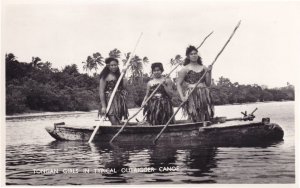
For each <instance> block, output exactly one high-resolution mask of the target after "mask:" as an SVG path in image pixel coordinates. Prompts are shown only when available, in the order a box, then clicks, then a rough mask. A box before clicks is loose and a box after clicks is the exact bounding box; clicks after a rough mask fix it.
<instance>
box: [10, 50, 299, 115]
mask: <svg viewBox="0 0 300 188" xmlns="http://www.w3.org/2000/svg"><path fill="white" fill-rule="evenodd" d="M109 57H115V58H117V59H120V58H121V52H120V51H119V50H118V49H113V50H111V51H110V52H109ZM129 57H130V53H125V54H124V58H123V59H121V60H120V63H121V62H123V63H125V62H126V61H127V60H128V59H129ZM104 59H105V58H104V57H103V56H102V54H101V53H99V52H96V53H93V54H92V55H90V56H87V58H86V61H84V62H82V65H83V70H84V71H85V73H80V72H79V70H78V66H77V65H76V64H71V65H66V66H65V67H64V68H62V69H61V70H58V69H57V68H53V67H52V63H50V62H48V61H45V62H43V61H42V60H41V58H39V57H32V60H31V62H20V61H18V59H17V57H16V56H15V55H14V54H13V53H8V54H6V55H5V65H6V83H5V84H6V114H8V115H9V114H16V113H24V112H36V111H51V112H57V111H90V110H96V109H98V106H99V105H98V104H99V94H98V87H99V78H98V76H99V73H100V71H99V70H101V69H102V68H103V66H104V65H105V63H104ZM148 62H149V59H148V57H139V56H138V55H135V56H133V58H132V60H131V61H130V62H129V63H130V64H131V66H130V69H129V70H128V71H127V74H126V77H125V85H126V89H127V91H128V96H127V102H128V106H129V107H130V108H133V107H138V106H140V105H141V103H142V101H143V98H144V96H145V93H146V83H147V82H148V81H149V80H150V79H151V76H150V75H148V74H146V73H145V72H144V71H145V69H144V68H143V67H144V65H145V64H147V63H148ZM179 62H182V57H181V56H180V55H177V56H176V57H175V58H174V59H171V61H170V66H174V65H176V64H177V63H179ZM173 90H174V92H173V94H172V96H171V97H172V102H173V105H174V106H177V105H179V104H180V102H181V101H180V98H179V95H178V93H177V90H176V84H175V79H173ZM211 91H212V96H213V99H214V102H215V104H216V105H223V104H234V103H247V102H258V101H261V102H263V101H282V100H294V99H295V96H294V86H293V85H290V84H287V85H286V86H284V87H281V88H272V89H268V88H266V87H262V86H259V85H256V84H254V85H243V84H239V83H238V82H233V83H232V82H231V81H230V80H229V79H228V78H224V77H220V78H219V79H218V80H217V81H214V82H213V85H212V86H211Z"/></svg>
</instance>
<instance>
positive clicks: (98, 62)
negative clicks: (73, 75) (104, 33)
mask: <svg viewBox="0 0 300 188" xmlns="http://www.w3.org/2000/svg"><path fill="white" fill-rule="evenodd" d="M82 63H83V64H84V65H83V70H85V71H87V72H89V71H92V70H93V69H94V70H95V72H97V70H98V66H100V67H101V66H104V63H103V57H102V55H101V54H100V53H99V52H96V53H94V54H93V55H92V56H88V57H87V58H86V61H85V62H82Z"/></svg>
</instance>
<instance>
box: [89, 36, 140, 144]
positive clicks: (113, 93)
mask: <svg viewBox="0 0 300 188" xmlns="http://www.w3.org/2000/svg"><path fill="white" fill-rule="evenodd" d="M142 35H143V33H141V35H140V36H139V38H138V40H137V42H136V44H135V46H134V49H133V51H132V53H131V54H130V57H129V58H128V60H127V62H126V63H125V65H126V64H127V63H128V64H127V67H126V68H125V70H124V71H122V73H121V75H120V76H119V78H118V81H117V83H116V85H115V87H114V89H113V92H112V94H111V97H110V98H109V100H108V104H107V108H106V113H105V114H104V115H103V116H102V118H101V119H100V121H99V123H98V125H97V126H96V127H95V129H94V131H93V133H92V135H91V137H90V139H89V143H91V142H92V141H93V139H94V137H95V135H96V133H97V131H98V129H99V127H100V125H101V124H103V121H104V119H105V118H106V115H107V113H108V112H109V109H110V107H111V104H112V102H113V99H114V96H115V94H116V92H117V89H118V87H119V85H120V83H121V81H122V79H123V77H124V75H125V73H126V71H127V69H128V68H129V67H130V65H131V64H130V61H131V59H132V57H133V56H134V53H135V50H136V47H137V45H138V43H139V42H140V39H141V37H142Z"/></svg>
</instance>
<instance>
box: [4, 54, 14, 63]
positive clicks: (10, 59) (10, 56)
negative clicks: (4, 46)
mask: <svg viewBox="0 0 300 188" xmlns="http://www.w3.org/2000/svg"><path fill="white" fill-rule="evenodd" d="M14 61H16V56H15V55H14V54H13V53H9V54H5V62H6V63H10V62H14Z"/></svg>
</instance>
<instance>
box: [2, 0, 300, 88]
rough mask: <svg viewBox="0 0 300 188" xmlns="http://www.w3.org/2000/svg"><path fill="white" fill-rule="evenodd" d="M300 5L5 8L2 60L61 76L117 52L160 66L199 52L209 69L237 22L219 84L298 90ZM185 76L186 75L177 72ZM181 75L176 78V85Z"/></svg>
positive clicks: (42, 4)
mask: <svg viewBox="0 0 300 188" xmlns="http://www.w3.org/2000/svg"><path fill="white" fill-rule="evenodd" d="M299 10H300V3H299V2H297V1H296V2H284V1H276V2H272V1H265V2H258V1H248V2H247V1H242V2H237V1H212V2H209V1H206V2H205V1H145V0H144V1H97V0H92V1H83V0H80V1H68V0H61V1H44V0H40V1H33V0H31V1H29V0H27V1H25V0H22V1H21V0H18V1H16V0H12V1H5V2H4V3H3V5H2V55H3V56H2V57H4V54H5V53H14V54H15V55H16V57H17V59H18V60H19V61H25V62H30V61H31V58H32V57H33V56H34V57H36V56H38V57H40V58H41V59H42V61H43V62H45V61H49V62H51V63H52V66H53V67H54V68H58V69H60V70H61V69H62V68H63V67H64V66H66V65H70V64H77V65H78V68H79V69H80V72H83V70H82V67H83V64H82V62H83V61H85V60H86V58H87V56H89V55H92V54H93V53H95V52H100V53H101V54H102V56H104V57H107V56H108V53H109V51H110V50H112V49H114V48H117V49H119V50H120V51H121V52H122V54H124V53H126V52H131V51H132V50H133V48H134V46H135V44H136V42H137V39H138V37H139V35H140V33H141V32H142V33H143V36H142V38H141V40H140V43H139V44H138V46H137V49H136V54H137V55H139V56H140V57H144V56H147V57H148V58H149V61H150V62H149V64H148V65H146V66H145V70H144V72H145V73H150V65H151V63H153V62H162V63H163V65H164V68H165V73H168V72H169V71H170V70H171V68H172V67H171V66H170V64H169V61H170V59H171V58H173V57H175V55H176V54H180V55H181V56H183V57H185V49H186V47H187V46H188V45H195V46H198V45H199V44H200V43H201V41H202V40H203V39H204V37H205V36H206V35H208V34H209V33H210V32H211V31H214V33H213V35H211V36H210V37H209V38H208V39H207V41H206V42H205V44H204V45H203V46H202V47H201V48H200V49H199V55H201V57H202V60H203V63H204V65H206V66H208V65H209V64H211V63H212V61H213V60H214V58H215V57H216V55H217V54H218V52H219V51H220V50H221V48H222V47H223V45H224V44H225V42H226V40H227V39H228V38H229V36H230V34H231V33H232V31H233V29H234V27H235V26H236V25H237V23H238V21H239V20H241V25H240V27H239V29H238V30H237V32H236V34H235V35H234V37H233V38H232V40H231V41H230V43H229V44H228V46H227V47H226V48H225V50H224V51H223V53H222V54H221V55H220V57H219V58H218V60H217V62H216V63H215V65H214V67H213V78H214V79H215V80H218V78H219V77H221V76H224V77H226V78H229V79H230V80H231V81H232V82H238V83H240V84H258V85H265V86H267V87H269V88H273V87H283V86H286V84H287V82H289V83H290V84H294V85H295V84H296V82H297V78H296V77H297V71H296V69H297V68H296V67H297V66H298V64H299V62H300V55H299V54H300V53H299V52H300V22H299V21H297V19H298V18H299V17H300V11H299ZM178 70H179V69H178ZM175 75H176V74H175V73H174V74H173V75H172V76H173V77H174V76H175Z"/></svg>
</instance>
